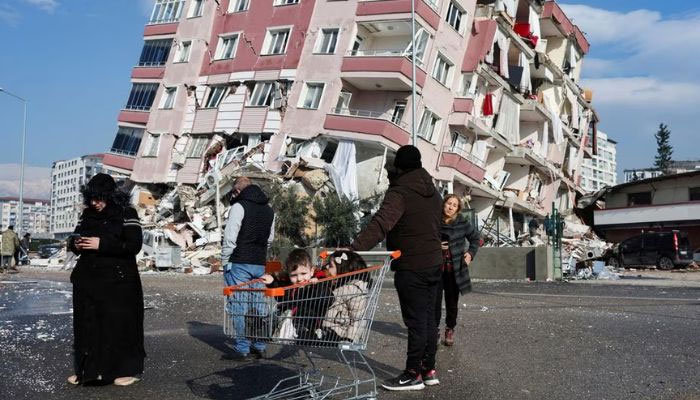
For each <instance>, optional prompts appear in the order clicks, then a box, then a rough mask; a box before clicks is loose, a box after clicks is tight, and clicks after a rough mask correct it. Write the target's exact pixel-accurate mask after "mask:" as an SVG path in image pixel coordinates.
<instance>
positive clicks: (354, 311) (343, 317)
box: [321, 250, 371, 342]
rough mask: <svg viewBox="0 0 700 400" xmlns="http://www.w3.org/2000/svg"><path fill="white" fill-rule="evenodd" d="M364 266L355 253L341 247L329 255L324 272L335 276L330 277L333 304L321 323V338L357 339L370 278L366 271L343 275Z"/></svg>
mask: <svg viewBox="0 0 700 400" xmlns="http://www.w3.org/2000/svg"><path fill="white" fill-rule="evenodd" d="M366 268H367V264H366V263H365V261H364V260H363V259H362V257H360V256H359V255H358V254H357V253H355V252H353V251H347V250H340V251H336V252H334V253H333V254H331V255H330V260H329V263H328V268H327V271H328V272H327V273H328V274H329V275H331V276H338V275H339V277H338V278H337V279H333V280H331V281H330V282H332V284H331V285H332V286H333V304H331V306H330V307H329V308H328V311H327V312H326V316H325V317H324V319H323V322H322V324H321V326H322V328H323V335H324V340H327V341H331V342H355V341H358V340H359V339H360V335H361V334H362V332H363V329H362V328H363V326H364V324H366V323H367V321H365V320H364V318H365V310H366V309H367V301H368V294H369V289H370V284H371V283H370V279H369V274H367V273H357V274H351V275H346V276H343V275H345V274H349V273H352V272H356V271H361V270H363V269H366Z"/></svg>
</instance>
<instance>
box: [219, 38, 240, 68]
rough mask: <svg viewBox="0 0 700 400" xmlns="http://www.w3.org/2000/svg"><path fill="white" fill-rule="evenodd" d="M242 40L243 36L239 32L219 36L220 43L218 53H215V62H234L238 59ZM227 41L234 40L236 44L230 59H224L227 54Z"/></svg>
mask: <svg viewBox="0 0 700 400" xmlns="http://www.w3.org/2000/svg"><path fill="white" fill-rule="evenodd" d="M240 38H241V35H240V33H239V32H233V33H225V34H221V35H219V42H218V43H217V45H216V52H215V53H214V61H221V60H233V59H234V58H236V53H238V45H239V43H240ZM227 40H234V44H233V48H232V49H231V55H230V56H229V57H224V55H225V54H224V53H225V52H226V48H225V43H226V41H227Z"/></svg>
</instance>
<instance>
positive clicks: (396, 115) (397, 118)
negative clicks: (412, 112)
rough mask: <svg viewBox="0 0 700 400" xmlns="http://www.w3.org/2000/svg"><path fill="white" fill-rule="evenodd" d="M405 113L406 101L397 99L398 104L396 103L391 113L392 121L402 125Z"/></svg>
mask: <svg viewBox="0 0 700 400" xmlns="http://www.w3.org/2000/svg"><path fill="white" fill-rule="evenodd" d="M405 113H406V102H405V101H397V102H396V104H394V112H393V113H392V114H391V122H393V123H395V124H396V125H400V124H401V121H403V115H404V114H405Z"/></svg>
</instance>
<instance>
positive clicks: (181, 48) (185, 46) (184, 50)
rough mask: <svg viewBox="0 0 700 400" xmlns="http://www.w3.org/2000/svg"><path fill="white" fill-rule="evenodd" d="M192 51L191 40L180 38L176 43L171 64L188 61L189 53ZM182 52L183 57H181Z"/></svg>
mask: <svg viewBox="0 0 700 400" xmlns="http://www.w3.org/2000/svg"><path fill="white" fill-rule="evenodd" d="M191 53H192V41H191V40H182V41H180V42H179V43H178V47H177V51H176V52H175V59H174V60H173V64H184V63H188V62H190V55H191ZM183 54H184V55H185V57H183Z"/></svg>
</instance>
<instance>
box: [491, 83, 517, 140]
mask: <svg viewBox="0 0 700 400" xmlns="http://www.w3.org/2000/svg"><path fill="white" fill-rule="evenodd" d="M496 131H497V132H498V133H500V134H501V135H503V136H505V137H506V138H507V139H508V141H509V142H510V143H512V144H517V143H518V142H519V141H520V105H519V104H518V103H517V102H516V101H515V100H514V99H512V98H511V97H510V96H508V95H506V94H505V93H504V94H503V96H502V97H501V108H500V110H499V112H498V121H496Z"/></svg>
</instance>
